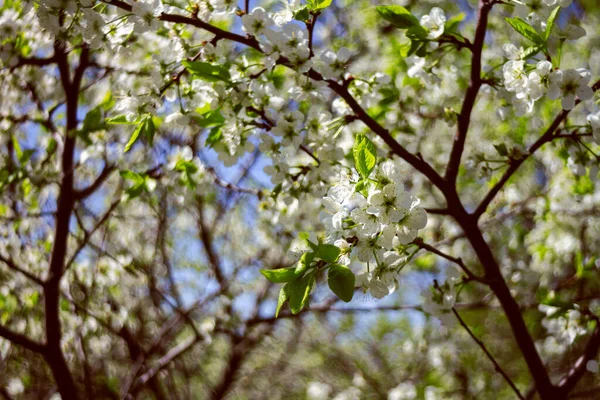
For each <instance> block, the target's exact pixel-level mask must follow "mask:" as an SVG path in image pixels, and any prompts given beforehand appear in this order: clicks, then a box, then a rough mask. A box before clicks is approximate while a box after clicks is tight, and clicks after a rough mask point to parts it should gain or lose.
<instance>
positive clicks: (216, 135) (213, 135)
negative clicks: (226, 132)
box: [204, 126, 223, 147]
mask: <svg viewBox="0 0 600 400" xmlns="http://www.w3.org/2000/svg"><path fill="white" fill-rule="evenodd" d="M222 138H223V133H221V127H219V126H216V127H214V128H212V129H211V130H210V133H209V134H208V136H207V137H206V141H205V142H204V145H205V146H208V147H213V146H214V145H215V144H217V143H219V142H220V141H221V139H222Z"/></svg>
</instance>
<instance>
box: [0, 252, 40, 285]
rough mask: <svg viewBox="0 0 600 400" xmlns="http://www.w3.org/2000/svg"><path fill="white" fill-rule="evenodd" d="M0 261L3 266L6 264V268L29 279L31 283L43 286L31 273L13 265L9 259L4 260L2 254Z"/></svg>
mask: <svg viewBox="0 0 600 400" xmlns="http://www.w3.org/2000/svg"><path fill="white" fill-rule="evenodd" d="M0 261H2V262H3V263H4V264H6V266H7V267H8V268H10V269H12V270H13V271H16V272H19V273H20V274H22V275H24V276H26V277H27V278H29V279H30V280H32V281H33V282H35V283H37V284H38V285H42V286H43V285H44V282H43V281H42V280H41V279H40V278H38V277H37V276H35V275H34V274H32V273H31V272H29V271H26V270H24V269H23V268H21V267H19V266H18V265H17V264H15V262H14V261H13V260H12V259H11V258H6V257H4V256H3V255H2V254H0Z"/></svg>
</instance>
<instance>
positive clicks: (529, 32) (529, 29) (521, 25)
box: [504, 18, 544, 44]
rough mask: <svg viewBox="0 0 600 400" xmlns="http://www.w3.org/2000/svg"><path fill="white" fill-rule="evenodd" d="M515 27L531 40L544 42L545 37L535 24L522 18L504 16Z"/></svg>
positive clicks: (539, 42) (537, 42) (536, 42)
mask: <svg viewBox="0 0 600 400" xmlns="http://www.w3.org/2000/svg"><path fill="white" fill-rule="evenodd" d="M504 19H505V20H506V22H508V24H509V25H510V26H512V27H513V29H514V30H515V31H517V32H519V33H520V34H521V36H523V37H525V38H527V39H529V40H531V41H532V42H533V43H535V44H543V43H544V39H542V37H541V36H540V35H539V34H538V33H537V31H536V30H535V29H534V28H533V26H531V25H529V24H528V23H527V22H525V21H523V20H522V19H521V18H504Z"/></svg>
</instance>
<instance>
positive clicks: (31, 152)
mask: <svg viewBox="0 0 600 400" xmlns="http://www.w3.org/2000/svg"><path fill="white" fill-rule="evenodd" d="M34 154H35V149H26V150H23V153H22V154H21V157H19V164H21V165H23V164H26V163H27V162H28V161H29V160H30V159H31V156H33V155H34Z"/></svg>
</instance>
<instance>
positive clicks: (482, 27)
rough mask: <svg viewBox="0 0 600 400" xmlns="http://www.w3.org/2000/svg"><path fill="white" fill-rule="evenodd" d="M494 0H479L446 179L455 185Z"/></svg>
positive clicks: (477, 89)
mask: <svg viewBox="0 0 600 400" xmlns="http://www.w3.org/2000/svg"><path fill="white" fill-rule="evenodd" d="M493 4H494V3H493V2H492V1H489V0H479V18H478V21H477V28H476V29H475V40H474V41H473V46H472V48H471V50H472V52H473V56H472V58H471V81H470V83H469V87H468V88H467V92H466V94H465V99H464V101H463V105H462V108H461V111H460V115H459V116H458V124H457V130H456V136H455V137H454V144H453V145H452V151H451V153H450V160H449V161H448V166H447V167H446V175H445V177H446V179H447V180H448V182H449V183H450V184H451V185H452V186H454V185H455V184H456V177H457V176H458V169H459V167H460V160H461V157H462V153H463V151H464V148H465V141H466V140H467V132H468V130H469V125H470V123H471V112H472V111H473V106H474V105H475V99H476V98H477V94H478V93H479V88H480V87H481V83H482V81H481V53H482V51H483V44H484V40H485V33H486V30H487V24H488V15H489V13H490V11H491V9H492V6H493Z"/></svg>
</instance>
